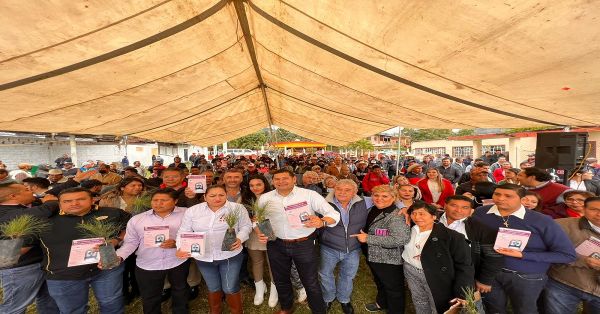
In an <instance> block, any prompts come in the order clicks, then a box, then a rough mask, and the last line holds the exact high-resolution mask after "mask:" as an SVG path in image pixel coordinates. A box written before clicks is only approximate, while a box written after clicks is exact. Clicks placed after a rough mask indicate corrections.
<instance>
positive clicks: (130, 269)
mask: <svg viewBox="0 0 600 314" xmlns="http://www.w3.org/2000/svg"><path fill="white" fill-rule="evenodd" d="M145 185H146V184H145V183H144V180H143V179H142V178H140V177H128V178H125V179H123V180H122V181H121V182H119V183H118V184H117V186H116V188H115V189H114V190H112V191H110V192H107V193H104V194H102V196H100V202H99V205H100V206H101V207H114V208H120V209H122V210H124V211H127V212H129V213H131V214H133V215H135V214H139V210H143V211H145V210H147V208H143V206H139V203H140V200H142V199H144V198H142V197H140V196H141V194H142V193H143V192H144V188H145ZM140 207H142V208H140ZM135 256H136V255H135V254H131V255H130V256H129V257H128V258H127V259H126V260H125V271H124V272H123V294H124V297H125V301H126V302H127V303H129V302H131V301H132V300H133V299H134V298H135V297H136V296H138V295H139V291H140V290H139V287H138V285H137V281H136V279H135V265H136V262H135Z"/></svg>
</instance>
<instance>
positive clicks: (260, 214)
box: [250, 201, 269, 222]
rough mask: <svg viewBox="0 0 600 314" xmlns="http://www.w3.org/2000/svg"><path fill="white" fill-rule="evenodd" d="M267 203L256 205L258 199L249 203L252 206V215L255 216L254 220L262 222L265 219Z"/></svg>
mask: <svg viewBox="0 0 600 314" xmlns="http://www.w3.org/2000/svg"><path fill="white" fill-rule="evenodd" d="M268 205H269V204H268V203H267V204H265V205H263V206H259V205H258V201H254V202H252V204H251V205H250V206H251V207H252V212H253V213H254V217H256V220H257V221H258V222H263V221H265V219H267V207H268Z"/></svg>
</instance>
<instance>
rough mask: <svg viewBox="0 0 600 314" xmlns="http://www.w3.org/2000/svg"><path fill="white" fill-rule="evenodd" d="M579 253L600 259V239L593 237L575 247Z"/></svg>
mask: <svg viewBox="0 0 600 314" xmlns="http://www.w3.org/2000/svg"><path fill="white" fill-rule="evenodd" d="M575 252H577V254H579V255H583V256H589V257H593V258H597V259H600V239H598V238H596V237H591V238H589V239H587V240H585V241H583V242H582V243H581V244H580V245H578V246H577V247H576V248H575Z"/></svg>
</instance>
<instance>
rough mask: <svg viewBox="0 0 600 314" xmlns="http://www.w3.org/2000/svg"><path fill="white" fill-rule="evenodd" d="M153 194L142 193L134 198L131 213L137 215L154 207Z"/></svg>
mask: <svg viewBox="0 0 600 314" xmlns="http://www.w3.org/2000/svg"><path fill="white" fill-rule="evenodd" d="M151 202H152V196H151V195H150V194H148V193H145V192H144V193H142V194H140V195H138V196H136V197H135V198H134V199H133V202H132V204H131V210H130V212H131V214H132V215H137V214H140V213H143V212H145V211H147V210H149V209H150V208H152V204H151Z"/></svg>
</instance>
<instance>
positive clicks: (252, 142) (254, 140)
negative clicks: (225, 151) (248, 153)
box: [227, 130, 267, 149]
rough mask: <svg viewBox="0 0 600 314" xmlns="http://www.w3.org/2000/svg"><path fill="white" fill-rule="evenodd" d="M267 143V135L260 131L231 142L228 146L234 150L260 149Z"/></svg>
mask: <svg viewBox="0 0 600 314" xmlns="http://www.w3.org/2000/svg"><path fill="white" fill-rule="evenodd" d="M265 143H267V134H265V132H264V130H260V131H258V132H254V133H252V134H248V135H245V136H242V137H240V138H236V139H235V140H233V141H229V143H228V144H227V145H228V146H229V147H232V148H248V149H260V147H261V146H263V145H265Z"/></svg>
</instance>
